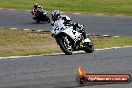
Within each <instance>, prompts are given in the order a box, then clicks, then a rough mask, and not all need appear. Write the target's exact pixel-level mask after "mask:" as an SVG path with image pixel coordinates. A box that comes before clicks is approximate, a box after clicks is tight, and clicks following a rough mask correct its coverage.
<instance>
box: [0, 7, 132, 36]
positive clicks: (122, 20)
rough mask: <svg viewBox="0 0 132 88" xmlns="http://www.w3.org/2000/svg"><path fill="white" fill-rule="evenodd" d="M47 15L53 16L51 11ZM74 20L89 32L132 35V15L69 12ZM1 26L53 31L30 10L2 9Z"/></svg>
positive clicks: (0, 14) (0, 15)
mask: <svg viewBox="0 0 132 88" xmlns="http://www.w3.org/2000/svg"><path fill="white" fill-rule="evenodd" d="M47 15H48V16H49V17H50V18H51V15H50V13H47ZM67 15H68V16H69V17H70V18H71V19H72V20H73V21H74V22H76V23H80V24H83V25H84V26H85V30H86V32H87V33H88V34H101V35H104V34H105V35H113V36H132V16H106V15H87V14H67ZM0 27H13V28H14V27H16V28H26V29H27V28H29V29H35V30H44V31H51V30H52V27H51V25H50V24H47V23H41V24H36V23H35V22H34V21H33V20H32V15H31V13H30V11H19V10H5V9H1V10H0Z"/></svg>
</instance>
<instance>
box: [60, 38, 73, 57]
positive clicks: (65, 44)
mask: <svg viewBox="0 0 132 88" xmlns="http://www.w3.org/2000/svg"><path fill="white" fill-rule="evenodd" d="M58 43H59V46H60V48H61V49H62V51H63V52H64V53H65V54H67V55H71V54H72V51H73V49H72V45H71V43H70V40H69V39H68V37H67V36H62V37H60V38H59V41H58Z"/></svg>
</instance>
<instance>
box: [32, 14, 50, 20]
mask: <svg viewBox="0 0 132 88" xmlns="http://www.w3.org/2000/svg"><path fill="white" fill-rule="evenodd" d="M33 19H34V20H35V21H36V22H37V23H40V22H41V21H42V22H48V23H50V22H51V21H50V18H49V17H48V16H47V15H46V12H45V13H41V12H37V13H35V17H33Z"/></svg>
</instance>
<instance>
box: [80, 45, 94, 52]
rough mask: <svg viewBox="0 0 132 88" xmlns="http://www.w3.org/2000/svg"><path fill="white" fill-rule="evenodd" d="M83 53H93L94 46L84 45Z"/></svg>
mask: <svg viewBox="0 0 132 88" xmlns="http://www.w3.org/2000/svg"><path fill="white" fill-rule="evenodd" d="M83 46H84V51H85V52H86V53H92V52H93V51H94V45H93V43H91V44H90V43H84V45H83Z"/></svg>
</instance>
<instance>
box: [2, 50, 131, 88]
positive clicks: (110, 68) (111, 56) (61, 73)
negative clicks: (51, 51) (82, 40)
mask: <svg viewBox="0 0 132 88" xmlns="http://www.w3.org/2000/svg"><path fill="white" fill-rule="evenodd" d="M79 65H82V67H84V68H85V69H86V71H87V73H97V74H98V73H107V74H108V73H110V74H118V73H119V74H124V73H125V74H130V75H132V48H121V49H110V50H103V51H95V52H93V53H92V54H86V53H83V54H73V55H57V56H35V57H29V58H17V59H1V60H0V88H132V83H129V84H102V85H92V86H83V87H80V86H79V85H78V84H77V83H76V81H75V77H76V74H77V68H78V66H79Z"/></svg>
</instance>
